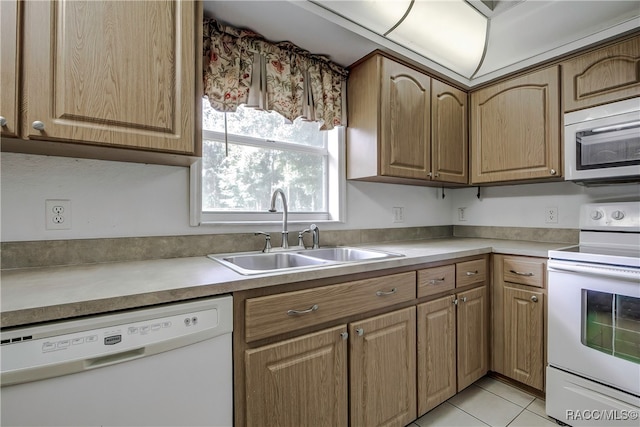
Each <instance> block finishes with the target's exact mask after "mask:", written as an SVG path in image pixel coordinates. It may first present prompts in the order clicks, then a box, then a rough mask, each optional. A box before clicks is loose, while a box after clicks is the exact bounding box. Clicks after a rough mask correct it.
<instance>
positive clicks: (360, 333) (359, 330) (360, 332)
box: [356, 328, 364, 337]
mask: <svg viewBox="0 0 640 427" xmlns="http://www.w3.org/2000/svg"><path fill="white" fill-rule="evenodd" d="M356 334H358V336H359V337H361V336H363V335H364V329H362V328H358V329H356Z"/></svg>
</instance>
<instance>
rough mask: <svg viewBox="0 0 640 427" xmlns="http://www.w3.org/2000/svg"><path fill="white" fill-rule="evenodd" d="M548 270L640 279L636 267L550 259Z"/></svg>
mask: <svg viewBox="0 0 640 427" xmlns="http://www.w3.org/2000/svg"><path fill="white" fill-rule="evenodd" d="M547 270H548V271H550V272H551V271H560V272H570V273H578V274H584V275H588V276H593V275H595V276H605V277H611V278H613V279H619V280H631V281H634V282H638V281H640V269H638V268H635V267H614V266H601V265H598V266H596V265H588V264H576V263H573V262H563V261H556V260H549V262H548V264H547Z"/></svg>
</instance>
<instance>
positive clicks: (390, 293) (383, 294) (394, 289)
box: [376, 288, 398, 297]
mask: <svg viewBox="0 0 640 427" xmlns="http://www.w3.org/2000/svg"><path fill="white" fill-rule="evenodd" d="M396 292H398V288H393V289H391V290H390V291H389V292H384V291H377V292H376V295H377V296H379V297H383V296H385V295H393V294H395V293H396Z"/></svg>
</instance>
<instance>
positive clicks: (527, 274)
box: [509, 270, 533, 277]
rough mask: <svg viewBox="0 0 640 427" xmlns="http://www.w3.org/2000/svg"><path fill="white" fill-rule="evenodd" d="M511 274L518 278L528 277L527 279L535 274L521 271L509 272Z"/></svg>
mask: <svg viewBox="0 0 640 427" xmlns="http://www.w3.org/2000/svg"><path fill="white" fill-rule="evenodd" d="M509 273H513V274H517V275H518V276H527V277H531V276H533V273H522V272H520V271H515V270H509Z"/></svg>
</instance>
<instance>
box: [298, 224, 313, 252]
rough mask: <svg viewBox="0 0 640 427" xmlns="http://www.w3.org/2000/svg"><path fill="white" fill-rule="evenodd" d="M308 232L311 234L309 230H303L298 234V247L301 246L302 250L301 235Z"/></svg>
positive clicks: (302, 241)
mask: <svg viewBox="0 0 640 427" xmlns="http://www.w3.org/2000/svg"><path fill="white" fill-rule="evenodd" d="M310 232H311V230H310V229H308V228H305V229H304V230H302V231H300V232H298V246H301V247H303V248H304V240H303V239H302V235H303V234H304V233H310ZM305 249H306V248H305Z"/></svg>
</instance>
